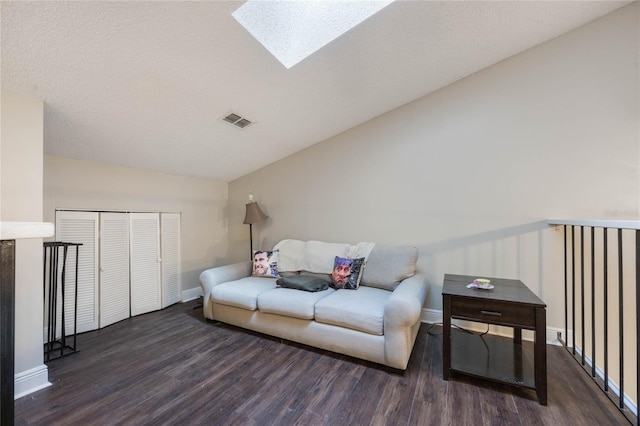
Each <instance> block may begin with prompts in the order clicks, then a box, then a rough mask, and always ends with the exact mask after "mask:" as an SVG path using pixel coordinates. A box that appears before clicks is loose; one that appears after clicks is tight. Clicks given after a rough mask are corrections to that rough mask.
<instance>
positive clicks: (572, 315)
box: [571, 225, 576, 356]
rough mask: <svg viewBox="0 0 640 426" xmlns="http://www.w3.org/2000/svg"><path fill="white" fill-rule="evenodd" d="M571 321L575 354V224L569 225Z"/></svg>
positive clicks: (574, 351) (574, 352)
mask: <svg viewBox="0 0 640 426" xmlns="http://www.w3.org/2000/svg"><path fill="white" fill-rule="evenodd" d="M571 321H572V327H571V329H572V330H573V333H571V334H572V336H571V337H572V340H573V343H572V345H571V347H572V352H573V355H574V356H575V354H576V237H575V226H573V225H572V226H571Z"/></svg>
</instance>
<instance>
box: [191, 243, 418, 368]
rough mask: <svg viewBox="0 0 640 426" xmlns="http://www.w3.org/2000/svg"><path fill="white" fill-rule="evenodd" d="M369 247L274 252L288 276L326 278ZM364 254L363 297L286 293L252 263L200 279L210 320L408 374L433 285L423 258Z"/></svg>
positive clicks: (403, 252) (285, 246) (380, 251)
mask: <svg viewBox="0 0 640 426" xmlns="http://www.w3.org/2000/svg"><path fill="white" fill-rule="evenodd" d="M361 247H363V246H362V245H357V246H349V245H344V244H333V243H323V242H318V241H309V242H304V241H298V240H283V241H281V242H280V243H278V244H277V245H276V246H275V247H274V249H278V250H279V254H280V267H279V268H278V269H279V270H280V271H281V274H282V275H287V274H289V275H291V274H307V275H310V274H313V275H316V276H321V275H326V274H327V269H326V265H327V264H328V263H327V262H329V264H330V265H331V266H330V267H332V265H333V256H335V255H345V254H347V253H351V254H353V253H354V250H356V253H357V250H358V249H360V248H361ZM364 247H368V248H369V249H370V251H369V252H368V253H367V254H366V256H365V257H366V258H367V262H366V266H365V267H364V272H363V274H362V280H361V283H360V286H359V288H358V289H357V290H345V289H339V290H334V289H332V288H329V289H326V290H323V291H317V292H309V291H302V290H294V289H291V288H280V287H278V286H277V285H276V280H275V279H273V278H262V277H253V276H251V262H249V261H247V262H242V263H236V264H232V265H227V266H221V267H216V268H211V269H208V270H205V271H204V272H202V274H201V275H200V284H201V286H202V290H203V294H204V306H203V310H204V316H205V317H206V318H207V319H209V320H214V321H221V322H224V323H227V324H232V325H235V326H238V327H242V328H246V329H249V330H254V331H257V332H260V333H265V334H269V335H272V336H276V337H279V338H282V339H286V340H290V341H294V342H299V343H303V344H306V345H310V346H315V347H318V348H321V349H326V350H329V351H333V352H338V353H342V354H345V355H349V356H353V357H356V358H361V359H364V360H368V361H373V362H375V363H379V364H383V365H387V366H389V367H393V368H396V369H401V370H404V369H406V367H407V363H408V361H409V357H410V356H411V351H412V349H413V345H414V342H415V339H416V334H417V332H418V328H419V327H420V315H421V311H422V306H423V304H424V302H425V299H426V297H427V293H428V290H429V287H428V284H427V281H426V277H425V276H424V275H423V274H419V273H416V272H415V267H416V263H417V259H418V251H417V249H416V248H415V247H410V246H395V247H380V246H377V245H372V244H371V243H367V244H364ZM371 247H373V248H372V249H371ZM319 265H320V266H319ZM329 272H330V271H329Z"/></svg>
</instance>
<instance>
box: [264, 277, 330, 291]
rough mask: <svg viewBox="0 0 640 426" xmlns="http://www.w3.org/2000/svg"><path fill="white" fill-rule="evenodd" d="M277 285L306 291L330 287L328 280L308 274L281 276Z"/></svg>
mask: <svg viewBox="0 0 640 426" xmlns="http://www.w3.org/2000/svg"><path fill="white" fill-rule="evenodd" d="M276 285H278V286H279V287H283V288H293V289H295V290H304V291H322V290H326V289H328V288H329V283H328V282H327V281H326V280H323V279H322V278H318V277H312V276H308V275H293V276H290V277H280V278H278V280H277V281H276Z"/></svg>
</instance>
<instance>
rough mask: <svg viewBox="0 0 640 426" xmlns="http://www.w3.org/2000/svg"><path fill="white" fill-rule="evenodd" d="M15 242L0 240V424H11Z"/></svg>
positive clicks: (13, 360)
mask: <svg viewBox="0 0 640 426" xmlns="http://www.w3.org/2000/svg"><path fill="white" fill-rule="evenodd" d="M15 244H16V242H15V240H3V241H0V353H1V354H2V358H1V359H0V425H2V426H7V425H13V421H14V410H15V404H14V402H13V399H14V386H15V385H14V376H15V365H14V362H15V355H14V347H15V301H14V299H15Z"/></svg>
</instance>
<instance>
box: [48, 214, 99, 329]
mask: <svg viewBox="0 0 640 426" xmlns="http://www.w3.org/2000/svg"><path fill="white" fill-rule="evenodd" d="M97 240H98V213H96V212H68V211H58V212H56V241H60V242H66V243H80V244H82V245H81V246H79V247H78V282H77V285H78V306H77V309H78V322H77V329H76V330H75V332H77V333H82V332H85V331H90V330H95V329H97V328H98V250H97ZM74 252H75V249H69V250H68V254H67V263H66V274H65V283H67V285H66V288H65V296H64V300H65V326H66V332H67V334H71V333H73V332H74V331H73V321H74V292H73V287H72V283H74V282H75V268H76V256H75V253H74ZM60 268H62V265H60ZM59 272H60V274H61V273H62V270H61V269H60V270H59ZM57 314H58V316H59V315H60V310H58V312H57ZM60 323H61V320H59V321H58V324H60Z"/></svg>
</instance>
